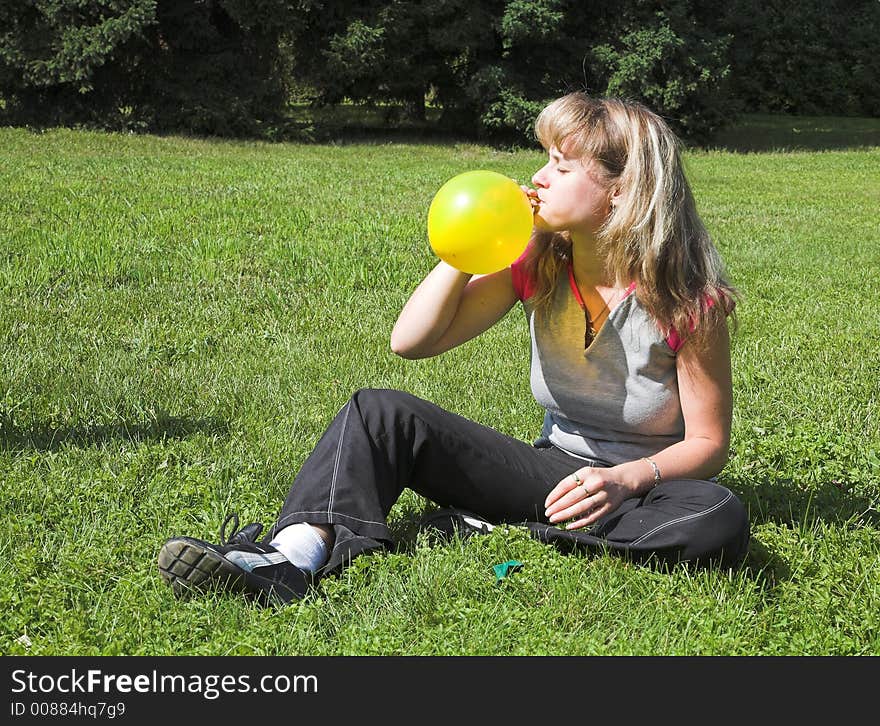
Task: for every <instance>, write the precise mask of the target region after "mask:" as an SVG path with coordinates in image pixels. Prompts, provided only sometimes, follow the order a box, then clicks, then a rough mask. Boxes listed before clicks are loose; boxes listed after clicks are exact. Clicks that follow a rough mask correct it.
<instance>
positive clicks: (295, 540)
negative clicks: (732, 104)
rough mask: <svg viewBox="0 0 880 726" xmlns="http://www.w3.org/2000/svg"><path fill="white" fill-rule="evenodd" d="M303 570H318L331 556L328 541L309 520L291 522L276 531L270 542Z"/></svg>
mask: <svg viewBox="0 0 880 726" xmlns="http://www.w3.org/2000/svg"><path fill="white" fill-rule="evenodd" d="M269 544H270V545H271V546H272V547H274V548H275V549H276V550H278V551H279V552H280V553H281V554H282V555H284V556H285V557H286V558H287V559H288V560H290V561H291V562H292V563H293V564H294V565H296V566H297V567H299V569H301V570H308V571H309V572H316V571H317V570H319V569H320V568H321V567H323V566H324V564H325V563H326V562H327V560H328V559H329V558H330V553H329V552H328V547H327V543H326V542H325V541H324V538H323V537H322V536H321V535H320V534H318V530H316V529H315V528H314V527H313V526H312V525H310V524H308V523H307V522H299V523H297V524H291V525H288V526H287V527H285V528H284V529H282V530H281V531H279V532H276V533H275V539H273V540H272V541H271V542H270V543H269Z"/></svg>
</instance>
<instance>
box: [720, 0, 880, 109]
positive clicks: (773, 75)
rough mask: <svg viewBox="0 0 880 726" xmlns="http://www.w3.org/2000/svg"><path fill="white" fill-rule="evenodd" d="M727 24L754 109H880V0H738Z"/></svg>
mask: <svg viewBox="0 0 880 726" xmlns="http://www.w3.org/2000/svg"><path fill="white" fill-rule="evenodd" d="M723 24H724V27H725V30H726V31H727V32H729V33H730V34H731V35H733V37H734V40H733V44H732V53H731V63H732V83H733V87H734V92H735V94H736V95H737V96H738V97H739V98H741V99H742V100H743V103H744V104H745V108H746V110H748V111H764V112H783V113H795V114H797V113H800V114H810V115H832V114H847V115H853V116H858V115H861V116H877V115H878V114H880V54H878V52H877V50H878V37H880V3H878V2H877V1H876V0H800V1H799V2H796V3H792V2H789V1H788V0H731V2H728V3H726V13H725V16H724V20H723Z"/></svg>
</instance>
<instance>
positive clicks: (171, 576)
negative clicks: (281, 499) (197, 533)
mask: <svg viewBox="0 0 880 726" xmlns="http://www.w3.org/2000/svg"><path fill="white" fill-rule="evenodd" d="M232 519H234V520H235V524H234V529H236V530H238V515H235V514H232V515H230V516H229V517H227V518H226V521H224V522H223V526H222V527H221V528H220V542H221V544H219V545H215V544H211V543H210V542H206V541H205V540H201V539H196V538H194V537H172V538H171V539H169V540H168V541H166V542H165V544H163V545H162V549H161V550H159V572H160V573H161V575H162V578H163V579H164V580H165V582H167V583H168V584H169V585H171V588H172V589H173V590H174V594H175V595H177V596H178V597H180V596H183V595H186V594H188V593H189V592H191V591H192V590H204V589H207V588H209V587H212V586H221V587H226V588H228V589H230V590H233V591H236V592H244V593H247V594H249V595H252V596H254V597H256V598H257V600H258V601H259V602H261V603H263V604H270V603H271V602H273V601H274V602H280V603H282V604H283V603H288V602H290V601H291V600H298V599H301V598H302V597H304V596H305V594H306V592H307V591H308V589H309V587H310V586H311V585H312V584H313V582H314V576H313V575H312V573H311V572H306V571H305V570H301V569H299V568H298V567H296V566H295V565H293V564H292V563H291V562H290V561H289V560H288V559H287V558H286V557H285V556H284V555H282V554H281V553H280V552H279V551H278V550H276V549H275V548H274V547H272V546H270V545H269V544H265V543H260V542H257V541H256V540H257V537H258V536H259V534H260V532H261V531H262V529H263V525H262V524H260V523H259V522H254V523H252V524H249V525H247V526H245V527H242V528H241V529H240V530H238V531H236V532H235V533H234V534H233V535H232V536H231V537H229V539H227V538H226V525H227V524H229V521H230V520H232Z"/></svg>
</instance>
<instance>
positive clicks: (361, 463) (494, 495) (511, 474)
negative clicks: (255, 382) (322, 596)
mask: <svg viewBox="0 0 880 726" xmlns="http://www.w3.org/2000/svg"><path fill="white" fill-rule="evenodd" d="M586 463H587V462H584V461H583V460H581V459H578V458H576V457H572V456H569V455H567V454H566V453H565V452H562V451H560V450H559V449H556V448H555V447H545V448H536V447H534V446H532V445H531V444H527V443H525V442H522V441H519V440H517V439H514V438H512V437H509V436H506V435H504V434H502V433H500V432H498V431H495V430H494V429H491V428H489V427H486V426H482V425H480V424H477V423H474V422H473V421H469V420H468V419H466V418H463V417H461V416H457V415H456V414H453V413H450V412H448V411H445V410H443V409H442V408H440V407H439V406H436V405H434V404H432V403H430V402H428V401H424V400H422V399H419V398H416V397H415V396H412V395H410V394H407V393H403V392H401V391H389V390H372V389H363V390H360V391H357V392H356V393H355V394H354V395H353V396H352V397H351V399H350V400H349V401H348V403H346V405H345V406H344V407H343V408H342V410H341V411H340V412H339V414H337V416H336V418H335V419H334V420H333V422H332V424H331V425H330V427H329V428H328V429H327V431H326V432H325V433H324V435H323V436H322V437H321V439H320V441H319V442H318V444H317V445H316V447H315V449H314V451H313V452H312V453H311V454H310V455H309V457H308V458H307V459H306V461H305V463H304V464H303V466H302V468H301V470H300V472H299V474H298V475H297V477H296V479H295V480H294V483H293V486H292V487H291V490H290V493H289V494H288V496H287V499H286V501H285V502H284V505H283V507H282V509H281V513H280V515H279V517H278V522H277V524H276V526H275V527H274V528H273V530H272V534H274V532H276V531H278V530H279V529H281V528H283V527H286V526H287V525H289V524H294V523H296V522H310V523H312V524H332V525H334V530H335V535H336V540H335V544H334V547H333V551H332V552H331V555H330V560H329V561H328V563H327V565H326V566H325V568H324V571H325V572H328V571H331V570H334V569H336V568H338V567H339V566H340V565H342V564H344V563H345V562H347V561H349V560H350V559H352V558H353V557H355V556H356V555H358V554H360V553H362V552H366V551H369V550H374V549H378V548H381V547H387V546H389V545H391V544H392V540H391V535H390V533H389V531H388V527H387V524H386V521H385V518H386V517H387V515H388V513H389V512H390V510H391V508H392V507H393V506H394V503H395V502H396V501H397V499H398V497H399V496H400V494H401V493H402V492H403V489H404V488H406V487H409V488H411V489H413V490H414V491H416V492H417V493H419V494H421V495H422V496H424V497H426V498H427V499H430V500H431V501H433V502H435V503H437V504H440V505H442V506H449V507H456V508H459V509H465V510H468V511H471V512H474V513H476V514H479V515H480V516H482V517H484V518H485V519H487V520H488V521H490V522H493V523H500V522H510V523H526V524H527V525H528V526H529V528H530V529H531V531H532V534H533V536H535V537H537V538H539V539H541V540H543V541H546V542H552V543H553V544H555V545H557V546H559V547H560V548H562V549H567V548H573V547H575V546H580V547H589V548H595V549H607V550H610V551H612V552H616V553H618V554H625V555H628V556H632V557H634V558H636V559H647V558H649V557H652V556H656V557H657V558H658V559H660V560H662V561H667V562H684V561H688V562H690V561H693V562H704V561H709V560H712V561H715V560H718V561H720V562H721V563H722V564H731V563H733V562H736V561H739V559H741V558H742V557H743V556H744V554H745V550H746V547H747V544H748V536H749V535H748V518H747V516H746V513H745V508H744V507H743V505H742V503H741V502H740V501H739V500H738V499H737V498H736V497H735V496H734V495H733V494H732V493H731V492H730V491H728V490H727V489H725V488H724V487H721V486H719V485H717V484H714V483H713V482H707V481H696V480H680V481H669V482H664V483H663V484H661V485H660V486H658V487H656V488H654V489H652V490H651V491H650V492H649V493H648V494H647V495H646V496H644V497H642V498H638V499H629V500H627V501H625V502H624V503H623V504H622V505H621V506H620V507H619V508H618V509H617V510H615V511H614V512H612V513H611V514H610V515H608V516H607V517H605V518H603V519H602V520H600V521H599V522H598V523H597V524H596V525H594V526H592V527H590V528H588V529H587V530H580V531H572V532H569V531H566V530H563V529H559V528H557V527H555V526H553V525H549V524H548V523H547V519H546V517H545V516H544V500H545V499H546V497H547V494H548V493H549V492H550V490H551V489H552V488H553V487H554V486H555V485H556V483H557V482H559V481H560V480H561V479H562V478H563V477H565V476H567V475H568V474H570V473H571V472H572V471H574V470H575V469H578V468H580V467H582V466H584V465H585V464H586ZM272 534H270V537H271V536H272Z"/></svg>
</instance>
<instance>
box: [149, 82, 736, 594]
mask: <svg viewBox="0 0 880 726" xmlns="http://www.w3.org/2000/svg"><path fill="white" fill-rule="evenodd" d="M535 130H536V134H537V137H538V139H539V140H540V142H541V144H542V145H543V146H544V148H545V149H546V150H547V154H548V159H547V163H546V164H545V165H544V166H543V167H542V168H541V169H539V170H538V171H537V172H536V173H535V175H534V177H533V178H532V182H533V184H534V187H535V188H534V189H528V190H527V193H528V195H529V197H530V199H531V201H532V205H533V208H534V220H535V231H534V234H533V237H532V240H531V242H530V244H529V246H528V248H527V249H526V251H525V253H524V254H523V256H522V257H521V258H520V259H519V260H517V261H516V262H515V263H514V264H513V265H511V266H510V267H509V268H507V269H504V270H501V271H500V272H496V273H493V274H490V275H484V276H471V275H468V274H465V273H462V272H459V271H457V270H455V269H453V268H452V267H450V266H448V265H447V264H445V263H443V262H441V263H439V264H438V265H437V266H436V267H435V268H434V269H433V270H432V271H431V273H430V274H429V275H428V276H427V277H426V278H425V279H424V280H423V281H422V283H421V284H420V285H419V286H418V288H417V289H416V290H415V292H414V293H413V295H412V297H411V298H410V299H409V301H408V302H407V303H406V305H405V306H404V308H403V311H402V312H401V313H400V317H399V318H398V320H397V323H396V325H395V326H394V330H393V331H392V334H391V348H392V350H393V351H394V352H395V353H397V354H398V355H401V356H403V357H405V358H423V357H427V356H434V355H439V354H440V353H443V352H444V351H447V350H449V349H450V348H453V347H455V346H457V345H460V344H461V343H464V342H465V341H467V340H470V339H471V338H473V337H474V336H477V335H479V334H480V333H482V332H483V331H485V330H487V329H488V328H489V327H491V326H492V325H493V324H494V323H496V322H497V321H498V320H500V319H501V318H502V317H503V316H504V315H505V314H506V313H507V312H508V311H509V310H510V309H511V308H512V307H513V305H514V304H516V302H517V301H520V302H521V303H522V305H523V308H524V310H525V313H526V318H527V320H528V324H529V330H530V333H531V348H532V351H531V352H532V356H531V387H532V392H533V393H534V395H535V398H536V399H537V401H538V402H539V403H540V404H541V405H542V406H543V407H544V409H545V416H544V424H543V429H542V431H541V436H540V438H539V439H538V440H537V441H536V442H534V444H527V443H524V442H522V441H518V440H515V439H513V438H510V437H508V436H505V435H503V434H501V433H499V432H497V431H495V430H493V429H490V428H487V427H485V426H481V425H479V424H477V423H474V422H471V421H469V420H466V419H464V418H461V417H459V416H457V415H455V414H452V413H449V412H447V411H445V410H443V409H441V408H438V407H437V406H435V405H433V404H431V403H428V402H427V401H423V400H420V399H418V398H415V397H414V396H411V395H409V394H406V393H402V392H399V391H388V390H360V391H357V392H356V393H355V394H354V395H353V396H352V397H351V399H350V400H349V401H348V403H347V404H346V405H345V406H344V407H343V408H342V410H341V411H340V412H339V413H338V415H337V416H336V418H335V419H334V421H333V422H332V424H331V425H330V427H329V428H328V429H327V431H326V433H325V434H324V435H323V437H322V438H321V439H320V441H319V442H318V444H317V445H316V447H315V449H314V451H313V452H312V453H311V454H310V456H309V457H308V458H307V459H306V461H305V463H304V464H303V467H302V469H301V470H300V472H299V474H298V475H297V477H296V479H295V481H294V483H293V486H292V487H291V490H290V493H289V495H288V497H287V500H286V501H285V503H284V506H283V507H282V509H281V513H280V516H279V518H278V521H277V523H276V524H275V526H274V527H273V528H272V531H271V533H270V534H269V536H268V537H266V538H264V539H263V540H262V541H260V542H258V541H257V537H258V535H259V532H260V530H261V526H260V525H258V524H252V525H248V526H247V527H245V528H243V529H242V530H240V531H238V532H236V533H235V534H234V535H233V536H232V537H231V538H230V539H228V540H227V538H226V536H225V532H224V531H222V530H221V542H220V544H212V543H209V542H206V541H203V540H199V539H194V538H190V537H176V538H173V539H170V540H168V541H167V542H166V543H165V544H164V545H163V547H162V549H161V551H160V553H159V568H160V571H161V574H162V576H163V577H164V579H165V580H166V581H167V582H169V583H170V584H171V585H172V587H173V588H174V590H175V592H176V593H181V592H184V591H187V590H189V589H191V588H198V587H202V586H205V585H209V584H222V585H224V586H227V587H229V588H232V589H238V590H242V591H244V592H247V593H249V594H252V595H256V596H258V597H259V598H260V599H261V600H263V601H268V600H273V599H274V600H276V601H282V602H288V601H290V600H292V599H294V598H298V597H302V596H303V595H304V594H305V593H306V591H307V590H308V588H309V587H310V586H311V585H312V584H314V583H315V582H316V580H317V578H318V576H320V575H323V574H326V573H328V572H330V571H333V570H336V569H337V568H339V567H340V566H342V565H344V564H345V563H346V562H348V561H350V559H351V558H353V557H355V556H356V555H358V554H360V553H363V552H366V551H369V550H374V549H377V548H380V547H386V546H388V545H390V544H391V536H390V534H389V531H388V528H387V526H386V521H385V518H386V516H387V514H388V512H389V511H390V509H391V507H392V506H393V505H394V503H395V501H396V500H397V498H398V497H399V496H400V494H401V492H402V491H403V488H404V487H407V486H409V487H411V488H412V489H414V490H415V491H416V492H418V493H419V494H421V495H423V496H424V497H426V498H428V499H430V500H432V501H434V502H437V503H439V504H441V505H445V506H447V507H453V508H455V509H454V510H451V511H447V512H446V515H448V516H449V517H451V518H452V519H451V521H454V522H455V523H456V524H457V526H459V527H460V528H461V529H463V531H464V533H467V532H468V531H470V530H472V531H488V530H489V529H491V526H492V524H493V523H498V522H520V523H526V526H528V527H529V529H530V530H531V532H532V534H533V536H535V537H537V538H539V539H541V540H543V541H546V542H553V543H554V544H556V545H558V546H561V547H563V548H569V549H570V548H574V547H583V548H587V549H590V548H596V549H604V550H606V551H610V552H614V553H619V554H622V555H626V556H629V557H632V558H635V559H638V560H645V559H652V558H653V559H655V560H656V561H660V562H667V563H675V562H694V563H699V564H707V563H710V562H711V563H716V564H720V565H722V566H731V565H733V564H736V563H737V562H739V561H740V560H741V559H742V558H743V556H744V555H745V552H746V547H747V544H748V537H749V526H748V518H747V516H746V512H745V509H744V507H743V505H742V504H741V502H740V501H739V500H738V499H737V498H736V497H735V496H734V495H733V494H732V493H731V492H730V491H728V490H727V489H725V488H724V487H722V486H720V485H719V484H717V483H715V482H714V481H713V479H712V477H713V476H714V475H715V474H717V473H718V472H719V471H720V470H721V469H722V467H723V466H724V464H725V462H726V460H727V455H728V445H729V440H730V426H731V408H732V391H731V373H730V348H729V340H728V328H727V317H728V316H729V315H730V314H731V313H732V310H733V300H734V297H735V291H734V290H733V288H732V287H731V286H730V284H729V283H728V282H727V280H726V279H725V276H724V272H723V267H722V263H721V260H720V258H719V256H718V253H717V252H716V250H715V248H714V246H713V244H712V241H711V239H710V237H709V234H708V233H707V232H706V229H705V228H704V226H703V224H702V222H701V220H700V218H699V216H698V214H697V211H696V207H695V204H694V199H693V197H692V195H691V190H690V187H689V185H688V183H687V180H686V179H685V175H684V172H683V169H682V164H681V158H680V153H679V144H678V140H677V139H676V138H675V136H674V135H673V133H672V132H671V131H670V129H669V128H668V126H667V125H666V124H665V123H664V122H663V120H662V119H661V118H659V117H658V116H657V115H656V114H654V113H652V112H651V111H649V110H648V109H646V108H645V107H644V106H642V105H640V104H638V103H632V102H627V101H622V100H615V99H593V98H591V97H589V96H587V95H586V94H584V93H573V94H570V95H567V96H564V97H562V98H560V99H557V100H556V101H554V102H553V103H551V104H550V105H549V106H547V107H546V108H545V109H544V110H543V111H542V113H541V114H540V116H539V117H538V119H537V122H536V129H535ZM465 514H466V515H467V516H464V515H465ZM474 515H476V516H474ZM236 520H237V518H236ZM227 523H228V520H227ZM225 526H226V523H224V528H223V529H224V530H225ZM236 527H237V521H236Z"/></svg>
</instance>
